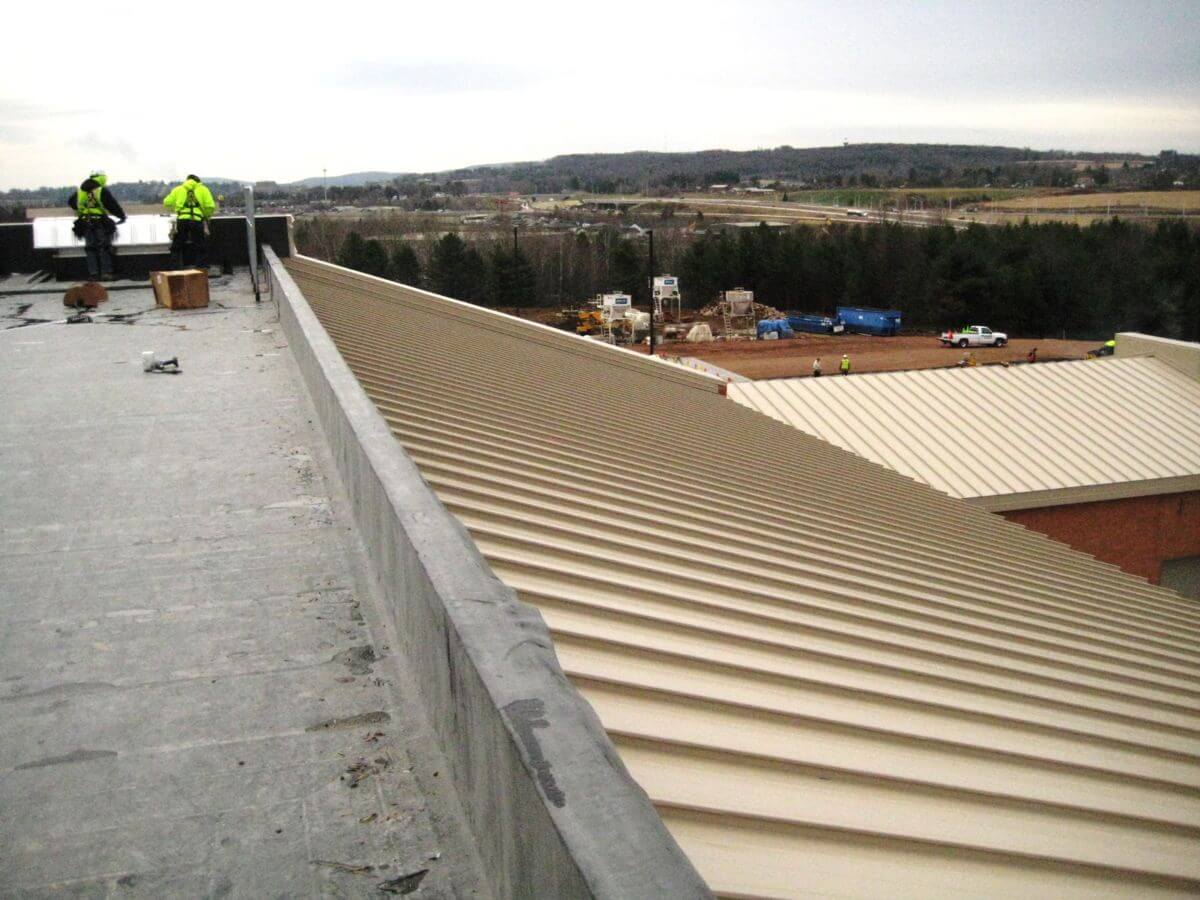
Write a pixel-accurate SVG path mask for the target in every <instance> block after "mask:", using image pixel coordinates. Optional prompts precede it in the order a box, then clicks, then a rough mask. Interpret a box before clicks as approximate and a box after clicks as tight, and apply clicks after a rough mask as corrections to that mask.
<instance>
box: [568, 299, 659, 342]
mask: <svg viewBox="0 0 1200 900" xmlns="http://www.w3.org/2000/svg"><path fill="white" fill-rule="evenodd" d="M576 315H577V316H578V318H579V323H578V324H577V325H576V326H575V331H576V333H578V334H582V335H591V336H599V337H602V338H603V340H604V341H605V342H606V343H609V344H632V343H634V342H635V341H636V340H637V336H638V332H644V331H648V330H649V328H650V314H649V313H647V312H639V311H638V310H636V309H634V308H633V298H632V297H630V296H629V294H622V293H617V292H613V293H609V294H598V295H596V297H595V298H594V299H593V300H591V301H589V303H588V305H587V306H585V307H583V308H581V309H579V310H578V311H577V313H576Z"/></svg>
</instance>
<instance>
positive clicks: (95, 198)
mask: <svg viewBox="0 0 1200 900" xmlns="http://www.w3.org/2000/svg"><path fill="white" fill-rule="evenodd" d="M103 190H104V188H103V187H97V188H93V189H92V190H90V191H85V190H84V189H83V188H80V189H79V199H78V201H77V202H76V204H75V206H76V210H75V211H76V212H77V213H79V216H80V218H87V217H89V216H103V215H105V210H104V203H103V202H102V201H101V199H100V192H101V191H103Z"/></svg>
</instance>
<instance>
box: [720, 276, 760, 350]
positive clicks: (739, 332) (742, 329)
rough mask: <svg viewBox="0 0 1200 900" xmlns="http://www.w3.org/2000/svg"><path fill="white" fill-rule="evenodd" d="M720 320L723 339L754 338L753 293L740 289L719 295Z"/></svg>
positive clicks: (755, 326) (755, 324)
mask: <svg viewBox="0 0 1200 900" xmlns="http://www.w3.org/2000/svg"><path fill="white" fill-rule="evenodd" d="M721 319H722V324H724V326H725V337H727V338H730V337H754V334H755V329H756V328H757V322H756V321H755V317H754V291H748V290H746V289H745V288H740V287H738V288H734V289H733V290H732V291H725V292H724V293H723V294H722V295H721Z"/></svg>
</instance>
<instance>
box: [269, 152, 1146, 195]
mask: <svg viewBox="0 0 1200 900" xmlns="http://www.w3.org/2000/svg"><path fill="white" fill-rule="evenodd" d="M1121 160H1130V161H1133V162H1146V163H1150V162H1153V161H1154V160H1155V157H1150V156H1144V155H1140V154H1136V153H1080V152H1077V151H1066V150H1031V149H1029V148H1027V147H1026V148H1018V147H996V146H981V145H974V144H845V145H842V146H835V147H790V146H787V145H784V146H781V147H775V148H771V149H760V150H700V151H696V152H690V153H656V152H650V151H634V152H629V153H573V154H564V155H561V156H554V157H551V158H550V159H546V160H541V161H530V162H509V163H485V164H480V165H475V166H468V167H466V168H461V169H450V170H443V171H440V172H427V173H421V174H417V173H402V172H353V173H350V174H346V175H337V176H332V177H330V178H329V179H328V182H327V183H328V185H329V186H330V187H360V186H363V185H368V184H380V183H386V182H390V181H392V180H393V179H398V180H399V181H401V182H405V181H409V182H412V181H416V180H418V179H420V178H431V179H433V180H434V181H439V182H449V181H455V180H463V181H471V180H474V181H479V182H482V183H483V186H484V189H485V190H541V191H546V190H561V189H563V188H565V187H568V186H573V187H576V188H579V187H582V188H584V189H595V190H629V189H637V188H639V187H645V186H658V187H663V186H665V187H686V186H696V185H699V184H703V183H705V182H706V181H737V180H739V179H742V180H746V179H754V178H778V179H785V180H790V181H806V182H818V181H825V180H828V179H832V178H837V177H846V178H848V177H850V176H855V177H858V178H861V177H862V176H863V175H867V176H869V177H872V178H876V179H880V180H885V179H886V180H891V181H892V182H899V181H910V182H913V183H921V184H931V183H933V184H936V183H938V182H940V181H942V180H949V179H956V178H959V177H961V176H962V174H963V173H965V172H977V173H980V174H981V175H982V176H983V179H984V180H986V179H987V173H991V172H995V171H997V170H1000V169H1007V170H1009V171H1010V172H1012V171H1015V170H1014V169H1013V168H1012V167H1015V166H1022V165H1024V166H1028V165H1054V164H1058V165H1061V166H1063V167H1070V166H1072V165H1074V164H1075V163H1077V162H1084V163H1104V162H1112V161H1121ZM321 184H322V179H321V178H319V177H316V178H305V179H302V180H300V181H297V182H293V183H292V184H291V185H288V186H289V187H320V186H321Z"/></svg>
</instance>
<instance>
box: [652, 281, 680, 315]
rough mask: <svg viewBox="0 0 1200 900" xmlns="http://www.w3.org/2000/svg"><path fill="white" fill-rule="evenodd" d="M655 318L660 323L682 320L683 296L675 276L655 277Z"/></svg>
mask: <svg viewBox="0 0 1200 900" xmlns="http://www.w3.org/2000/svg"><path fill="white" fill-rule="evenodd" d="M652 293H653V298H654V317H655V318H656V319H657V320H658V321H659V322H663V323H666V322H678V321H679V320H680V319H681V318H682V312H681V305H682V302H683V301H682V295H681V294H680V293H679V279H678V278H676V277H675V276H674V275H656V276H654V290H653V292H652Z"/></svg>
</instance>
